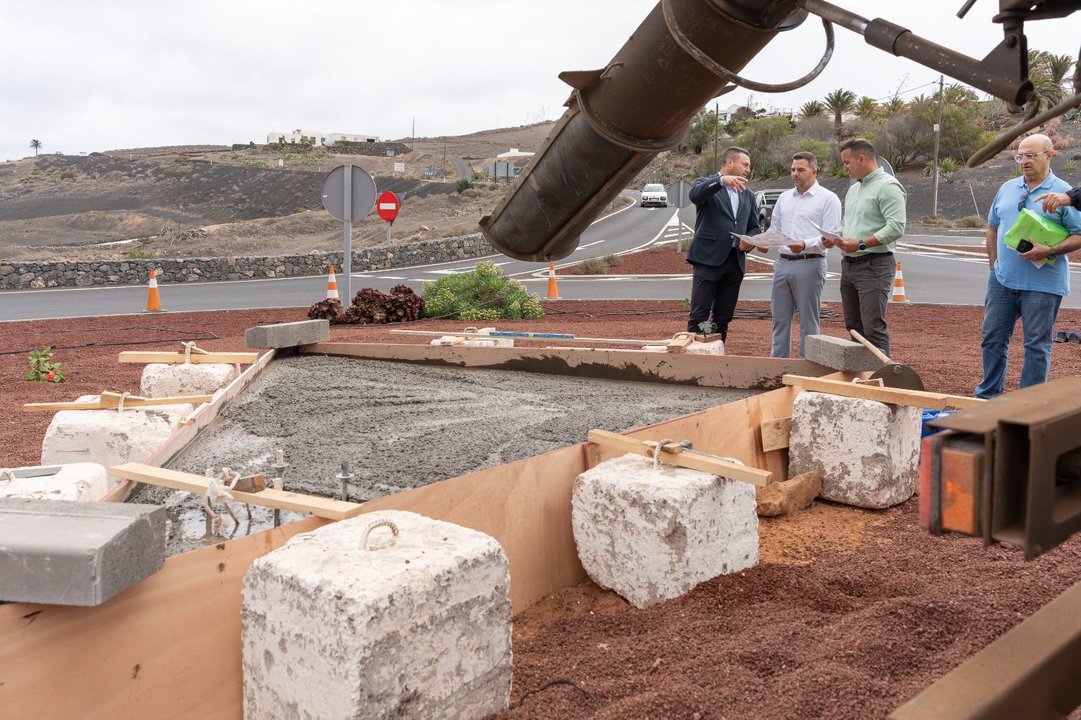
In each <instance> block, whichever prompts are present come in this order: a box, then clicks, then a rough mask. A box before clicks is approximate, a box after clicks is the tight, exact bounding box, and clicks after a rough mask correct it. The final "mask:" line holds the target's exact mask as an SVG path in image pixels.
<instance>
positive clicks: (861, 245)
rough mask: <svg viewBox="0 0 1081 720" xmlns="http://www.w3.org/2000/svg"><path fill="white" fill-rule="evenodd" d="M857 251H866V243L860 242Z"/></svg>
mask: <svg viewBox="0 0 1081 720" xmlns="http://www.w3.org/2000/svg"><path fill="white" fill-rule="evenodd" d="M859 249H860V250H866V249H867V243H865V242H864V241H862V240H860V248H859Z"/></svg>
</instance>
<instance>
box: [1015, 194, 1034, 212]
mask: <svg viewBox="0 0 1081 720" xmlns="http://www.w3.org/2000/svg"><path fill="white" fill-rule="evenodd" d="M1030 192H1031V190H1029V189H1028V188H1026V189H1025V191H1024V192H1023V193H1021V198H1020V202H1018V203H1017V212H1021V211H1022V210H1024V209H1025V201H1026V200H1028V194H1029V193H1030Z"/></svg>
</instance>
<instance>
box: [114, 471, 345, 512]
mask: <svg viewBox="0 0 1081 720" xmlns="http://www.w3.org/2000/svg"><path fill="white" fill-rule="evenodd" d="M109 474H110V475H113V476H115V477H118V478H123V479H125V480H132V481H134V482H143V483H149V484H150V485H160V486H161V487H167V488H172V489H173V490H187V491H188V492H193V493H199V494H205V493H206V489H207V486H208V484H209V478H205V477H203V476H201V475H193V474H191V473H186V472H179V471H177V470H166V469H165V468H156V467H154V466H153V465H143V464H142V463H124V464H123V465H116V466H115V467H111V468H109ZM229 492H230V493H231V494H232V496H233V498H234V499H235V500H236V501H237V502H241V503H247V504H249V505H259V506H261V507H269V508H277V509H279V510H291V511H293V512H298V513H310V514H312V515H315V516H316V517H321V518H326V519H328V520H345V519H346V518H351V517H354V516H356V515H359V514H360V511H361V508H362V505H361V504H360V503H355V502H346V501H344V500H332V499H330V498H324V497H318V496H316V495H305V494H303V493H296V492H289V491H288V490H275V489H273V488H267V489H265V490H260V491H259V492H243V491H240V490H230V491H229Z"/></svg>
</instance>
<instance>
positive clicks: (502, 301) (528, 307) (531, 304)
mask: <svg viewBox="0 0 1081 720" xmlns="http://www.w3.org/2000/svg"><path fill="white" fill-rule="evenodd" d="M421 296H422V297H423V298H424V308H425V312H424V314H425V315H426V316H427V317H439V318H454V319H459V320H499V319H503V318H505V319H509V320H533V319H536V318H539V317H542V316H543V315H544V310H542V309H541V306H540V298H539V297H538V296H536V295H532V294H530V293H529V291H528V290H526V289H525V286H523V285H522V284H521V283H520V282H518V281H517V280H510V279H508V278H507V277H505V276H504V275H503V271H502V270H501V269H500V268H499V267H498V266H497V265H496V264H495V263H493V262H491V261H487V260H486V261H484V262H480V263H477V267H476V268H475V269H474V270H473V272H468V273H460V274H457V275H448V276H446V277H444V278H440V279H439V280H436V281H434V282H426V283H424V290H423V291H422V292H421Z"/></svg>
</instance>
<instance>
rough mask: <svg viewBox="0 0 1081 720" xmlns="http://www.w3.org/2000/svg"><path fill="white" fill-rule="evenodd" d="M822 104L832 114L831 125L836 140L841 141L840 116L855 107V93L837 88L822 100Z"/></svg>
mask: <svg viewBox="0 0 1081 720" xmlns="http://www.w3.org/2000/svg"><path fill="white" fill-rule="evenodd" d="M822 104H823V105H825V106H826V109H827V110H829V111H830V112H831V113H833V125H834V127H836V128H837V139H838V140H840V139H841V125H842V117H841V116H842V115H844V114H845V113H846V112H849V111H851V110H852V108H854V107H856V93H854V92H852V91H851V90H845V89H844V88H838V89H837V90H834V91H833V92H831V93H830V94H829V95H827V96H826V97H825V98H824V99H823V100H822Z"/></svg>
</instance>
